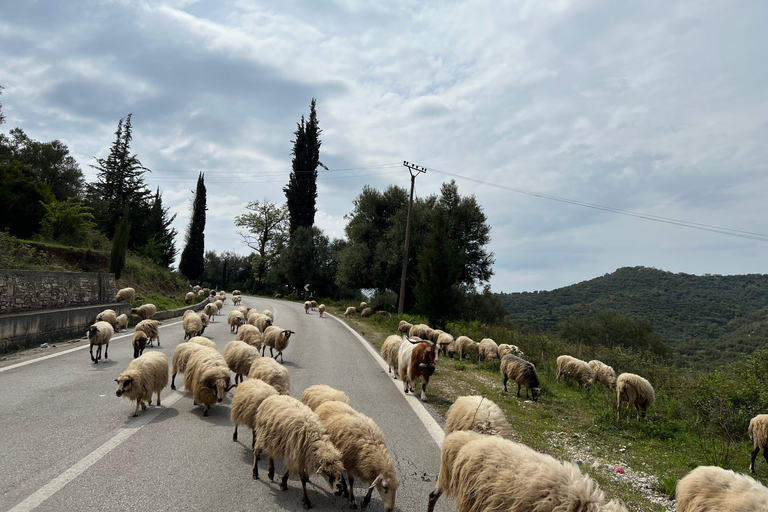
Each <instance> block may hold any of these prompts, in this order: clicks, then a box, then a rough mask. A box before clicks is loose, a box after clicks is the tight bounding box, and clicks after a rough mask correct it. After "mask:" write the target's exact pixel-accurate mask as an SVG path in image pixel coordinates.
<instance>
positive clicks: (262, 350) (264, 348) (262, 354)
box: [261, 345, 267, 357]
mask: <svg viewBox="0 0 768 512" xmlns="http://www.w3.org/2000/svg"><path fill="white" fill-rule="evenodd" d="M266 350H267V346H266V345H264V346H262V347H261V357H264V352H265V351H266Z"/></svg>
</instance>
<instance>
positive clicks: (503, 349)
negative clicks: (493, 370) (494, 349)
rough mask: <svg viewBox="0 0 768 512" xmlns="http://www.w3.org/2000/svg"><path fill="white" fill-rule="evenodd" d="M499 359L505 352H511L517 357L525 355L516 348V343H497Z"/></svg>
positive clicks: (502, 357)
mask: <svg viewBox="0 0 768 512" xmlns="http://www.w3.org/2000/svg"><path fill="white" fill-rule="evenodd" d="M498 351H499V359H504V356H505V355H507V354H512V355H513V356H517V357H522V358H524V357H525V354H523V351H522V350H520V349H519V348H517V345H508V344H506V343H502V344H501V345H499V349H498Z"/></svg>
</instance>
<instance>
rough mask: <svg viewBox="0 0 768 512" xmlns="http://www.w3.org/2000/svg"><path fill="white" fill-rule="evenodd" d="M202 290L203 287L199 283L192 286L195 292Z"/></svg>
mask: <svg viewBox="0 0 768 512" xmlns="http://www.w3.org/2000/svg"><path fill="white" fill-rule="evenodd" d="M200 290H202V288H200V285H199V284H196V285H195V286H193V287H192V291H193V292H195V293H197V292H199V291H200Z"/></svg>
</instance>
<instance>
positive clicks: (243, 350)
mask: <svg viewBox="0 0 768 512" xmlns="http://www.w3.org/2000/svg"><path fill="white" fill-rule="evenodd" d="M259 357H261V356H260V355H259V350H258V349H257V348H256V347H252V346H250V345H249V344H247V343H246V342H244V341H237V340H235V341H230V342H229V343H227V346H226V347H224V360H225V361H226V362H227V366H229V369H230V370H232V372H233V373H234V374H235V384H237V383H238V381H240V382H242V380H243V379H244V378H245V376H246V375H248V372H250V371H251V364H252V363H253V362H254V361H255V360H256V359H258V358H259Z"/></svg>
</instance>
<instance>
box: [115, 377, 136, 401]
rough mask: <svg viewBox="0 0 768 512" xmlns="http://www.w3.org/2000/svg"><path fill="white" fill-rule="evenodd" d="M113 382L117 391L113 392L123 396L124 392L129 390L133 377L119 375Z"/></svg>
mask: <svg viewBox="0 0 768 512" xmlns="http://www.w3.org/2000/svg"><path fill="white" fill-rule="evenodd" d="M115 382H117V391H116V392H115V394H116V395H117V396H118V397H121V396H123V395H124V394H125V393H127V392H128V391H130V390H131V387H132V386H133V377H125V376H123V375H121V376H120V377H118V378H117V379H115Z"/></svg>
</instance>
